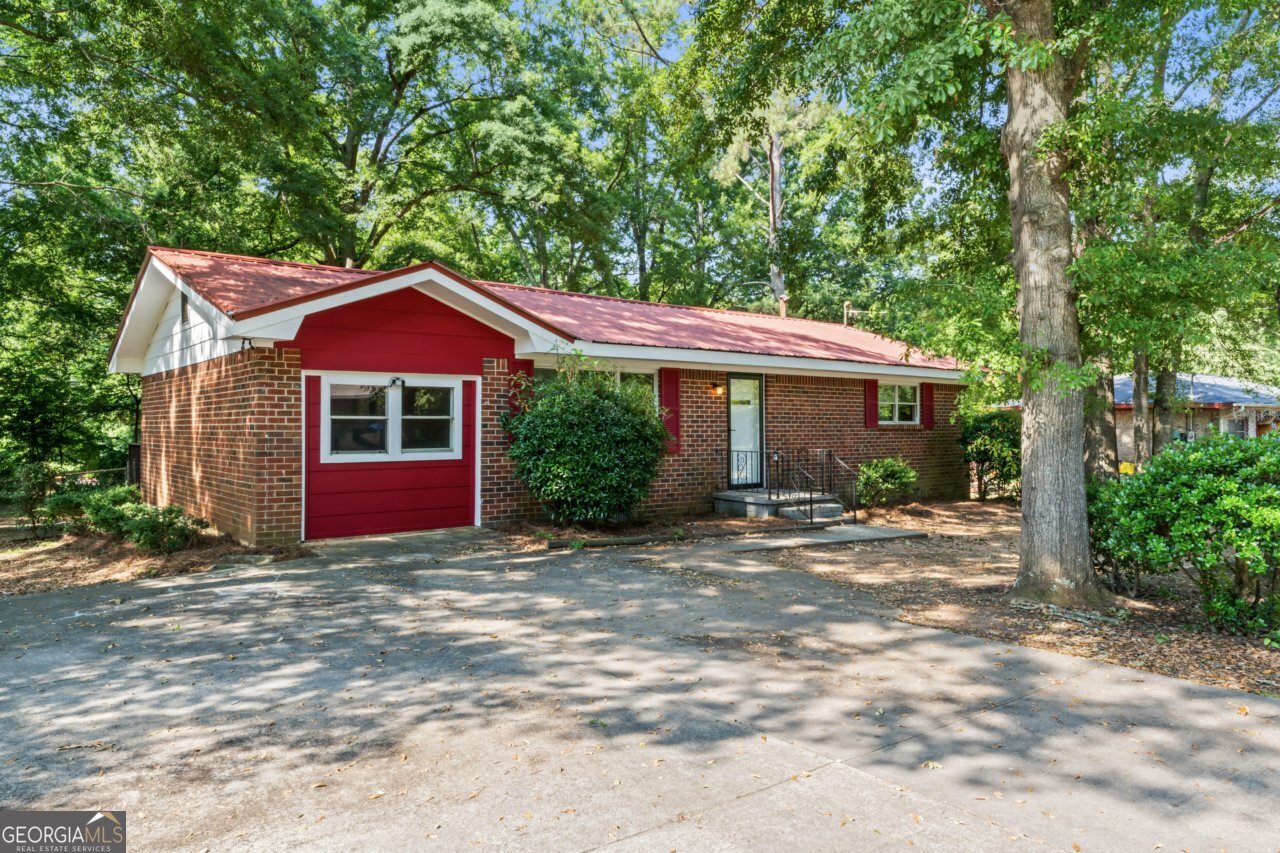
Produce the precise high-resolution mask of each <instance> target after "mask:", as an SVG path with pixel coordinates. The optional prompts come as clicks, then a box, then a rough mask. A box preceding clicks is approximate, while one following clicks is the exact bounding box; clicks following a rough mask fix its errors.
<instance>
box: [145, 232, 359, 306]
mask: <svg viewBox="0 0 1280 853" xmlns="http://www.w3.org/2000/svg"><path fill="white" fill-rule="evenodd" d="M148 251H149V252H150V253H151V254H152V255H153V256H154V257H155V258H156V259H157V260H159V261H161V262H162V263H164V265H165V266H167V267H169V268H170V269H171V270H173V271H174V272H175V273H177V274H178V275H179V276H181V277H182V280H183V281H185V282H186V283H187V285H188V286H189V287H190V288H191V289H192V290H194V291H195V292H196V293H198V294H200V295H201V296H203V297H204V298H205V299H207V300H209V302H210V303H211V304H212V305H213V306H214V307H215V308H217V309H218V310H219V311H221V312H222V313H224V314H226V315H228V316H231V317H235V316H236V315H238V314H244V313H245V312H246V311H252V310H253V309H255V308H265V307H267V306H270V305H274V304H275V303H277V302H285V301H287V300H290V299H295V298H297V297H299V296H310V295H312V294H316V293H319V292H320V291H324V290H328V289H330V288H332V287H334V286H335V285H338V286H340V285H343V284H348V283H350V282H353V281H358V280H360V279H364V278H369V277H371V276H375V275H378V271H377V270H357V269H347V268H346V267H328V266H322V265H320V264H298V263H293V262H291V261H272V260H267V259H265V258H248V257H245V256H244V255H224V254H221V253H218V252H197V251H195V250H194V249H166V248H162V247H160V246H152V247H151V248H150V249H149V250H148Z"/></svg>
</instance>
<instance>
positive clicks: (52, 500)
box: [44, 489, 92, 533]
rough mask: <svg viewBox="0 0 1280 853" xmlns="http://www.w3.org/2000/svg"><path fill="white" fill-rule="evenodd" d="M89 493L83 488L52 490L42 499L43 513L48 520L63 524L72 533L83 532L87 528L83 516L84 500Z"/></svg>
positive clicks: (86, 521) (87, 525)
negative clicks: (51, 492)
mask: <svg viewBox="0 0 1280 853" xmlns="http://www.w3.org/2000/svg"><path fill="white" fill-rule="evenodd" d="M90 494H92V493H91V492H88V491H86V490H84V489H68V490H67V491H60V492H54V493H53V494H51V495H49V497H47V498H45V499H44V512H45V515H46V516H47V517H48V518H49V520H50V521H54V522H58V523H61V524H65V525H66V526H67V528H68V529H69V530H71V532H73V533H83V532H85V531H86V530H88V528H89V523H88V520H87V519H86V518H85V517H84V500H85V498H86V497H88V496H89V495H90Z"/></svg>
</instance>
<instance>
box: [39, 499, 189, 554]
mask: <svg viewBox="0 0 1280 853" xmlns="http://www.w3.org/2000/svg"><path fill="white" fill-rule="evenodd" d="M44 514H45V515H46V516H47V517H48V518H50V519H52V520H54V521H59V522H62V523H64V524H66V525H67V527H68V528H69V529H70V530H72V532H87V531H93V532H96V533H101V534H103V535H106V536H112V537H115V538H117V539H127V540H129V541H130V542H133V543H134V544H135V545H137V546H138V548H139V549H141V550H143V551H146V552H148V553H151V554H171V553H173V552H174V551H181V550H182V549H183V548H189V547H191V546H192V545H194V544H195V543H196V540H197V538H198V537H199V535H200V533H201V531H203V530H206V529H208V527H209V523H208V522H207V521H205V520H204V519H201V518H193V517H191V516H190V515H187V513H186V512H184V511H183V510H182V508H181V507H176V506H168V507H157V506H151V505H150V504H146V503H143V502H142V496H141V495H140V494H139V492H138V487H137V486H111V487H108V488H75V487H72V488H68V489H65V490H63V491H59V492H55V493H54V494H52V495H49V496H48V497H47V498H46V499H45V501H44Z"/></svg>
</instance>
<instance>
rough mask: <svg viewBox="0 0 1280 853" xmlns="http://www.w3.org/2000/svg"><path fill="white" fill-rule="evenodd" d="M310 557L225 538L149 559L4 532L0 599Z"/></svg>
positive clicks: (128, 547)
mask: <svg viewBox="0 0 1280 853" xmlns="http://www.w3.org/2000/svg"><path fill="white" fill-rule="evenodd" d="M311 553H312V552H311V551H309V550H307V549H306V548H301V547H298V546H294V545H283V546H267V547H262V548H250V547H246V546H244V545H241V544H240V543H238V542H236V541H234V540H232V539H229V538H223V537H215V536H201V537H200V541H199V542H198V543H197V544H196V545H195V546H193V547H191V548H187V549H185V550H183V551H179V552H177V553H176V554H164V555H151V554H143V553H141V552H140V551H138V549H137V548H136V547H135V546H134V545H133V544H132V543H129V542H121V541H118V540H114V539H110V538H107V537H105V536H99V535H93V534H88V535H84V536H71V535H66V536H61V537H58V538H54V539H32V538H31V537H30V535H29V534H26V533H19V532H17V531H12V530H6V531H4V535H3V536H2V537H0V595H26V594H29V593H33V592H47V591H49V590H53V589H66V588H69V587H76V586H89V585H92V584H100V583H114V582H119V581H131V580H138V579H140V578H161V577H172V576H174V575H187V574H196V573H199V572H205V571H208V570H209V569H212V568H213V567H214V566H215V565H217V564H219V563H229V562H235V560H234V559H233V558H235V557H238V556H242V555H246V554H264V555H268V556H270V557H271V559H272V562H278V561H280V560H292V559H297V558H299V557H306V556H310V555H311Z"/></svg>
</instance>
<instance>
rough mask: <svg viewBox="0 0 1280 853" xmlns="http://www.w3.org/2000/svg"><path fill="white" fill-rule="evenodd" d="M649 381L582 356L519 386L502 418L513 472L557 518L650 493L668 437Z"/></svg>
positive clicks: (579, 518)
mask: <svg viewBox="0 0 1280 853" xmlns="http://www.w3.org/2000/svg"><path fill="white" fill-rule="evenodd" d="M655 403H656V401H655V400H654V398H653V388H652V386H650V385H647V384H643V383H622V384H621V386H619V385H618V383H616V382H615V381H614V378H613V373H612V371H608V372H605V371H596V370H593V369H592V368H591V366H590V365H588V364H586V363H585V362H583V360H582V359H581V358H580V357H572V358H566V359H562V361H561V365H560V369H559V370H558V371H557V373H556V376H555V377H553V378H551V379H547V380H543V381H541V382H538V383H536V384H535V385H533V386H532V387H525V388H521V389H518V393H517V394H516V396H515V399H514V411H513V412H511V413H510V414H508V415H506V416H505V417H504V418H503V425H504V426H505V427H506V429H507V430H508V431H510V433H511V448H510V450H509V451H508V453H509V455H510V457H511V459H512V461H513V462H514V463H515V475H516V477H517V478H519V479H520V481H521V482H523V483H524V484H525V485H526V486H528V488H529V492H530V493H531V494H532V495H533V496H534V498H536V499H537V500H538V501H539V502H540V503H541V504H542V505H543V506H544V507H546V508H547V511H548V512H549V513H550V514H551V517H552V518H553V519H555V520H556V521H558V522H569V523H577V522H600V521H608V520H611V519H614V518H616V517H618V516H621V515H625V514H627V513H629V512H630V511H631V509H632V508H633V507H634V506H635V505H636V504H637V503H639V502H640V501H641V500H643V499H644V497H645V496H646V495H647V494H648V493H649V487H650V485H651V484H652V483H653V479H654V477H655V476H657V473H658V463H659V461H661V459H662V454H663V452H664V445H665V443H666V441H667V439H668V435H667V430H666V427H665V426H663V423H662V417H661V414H660V413H659V411H658V407H657V405H656V404H655Z"/></svg>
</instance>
